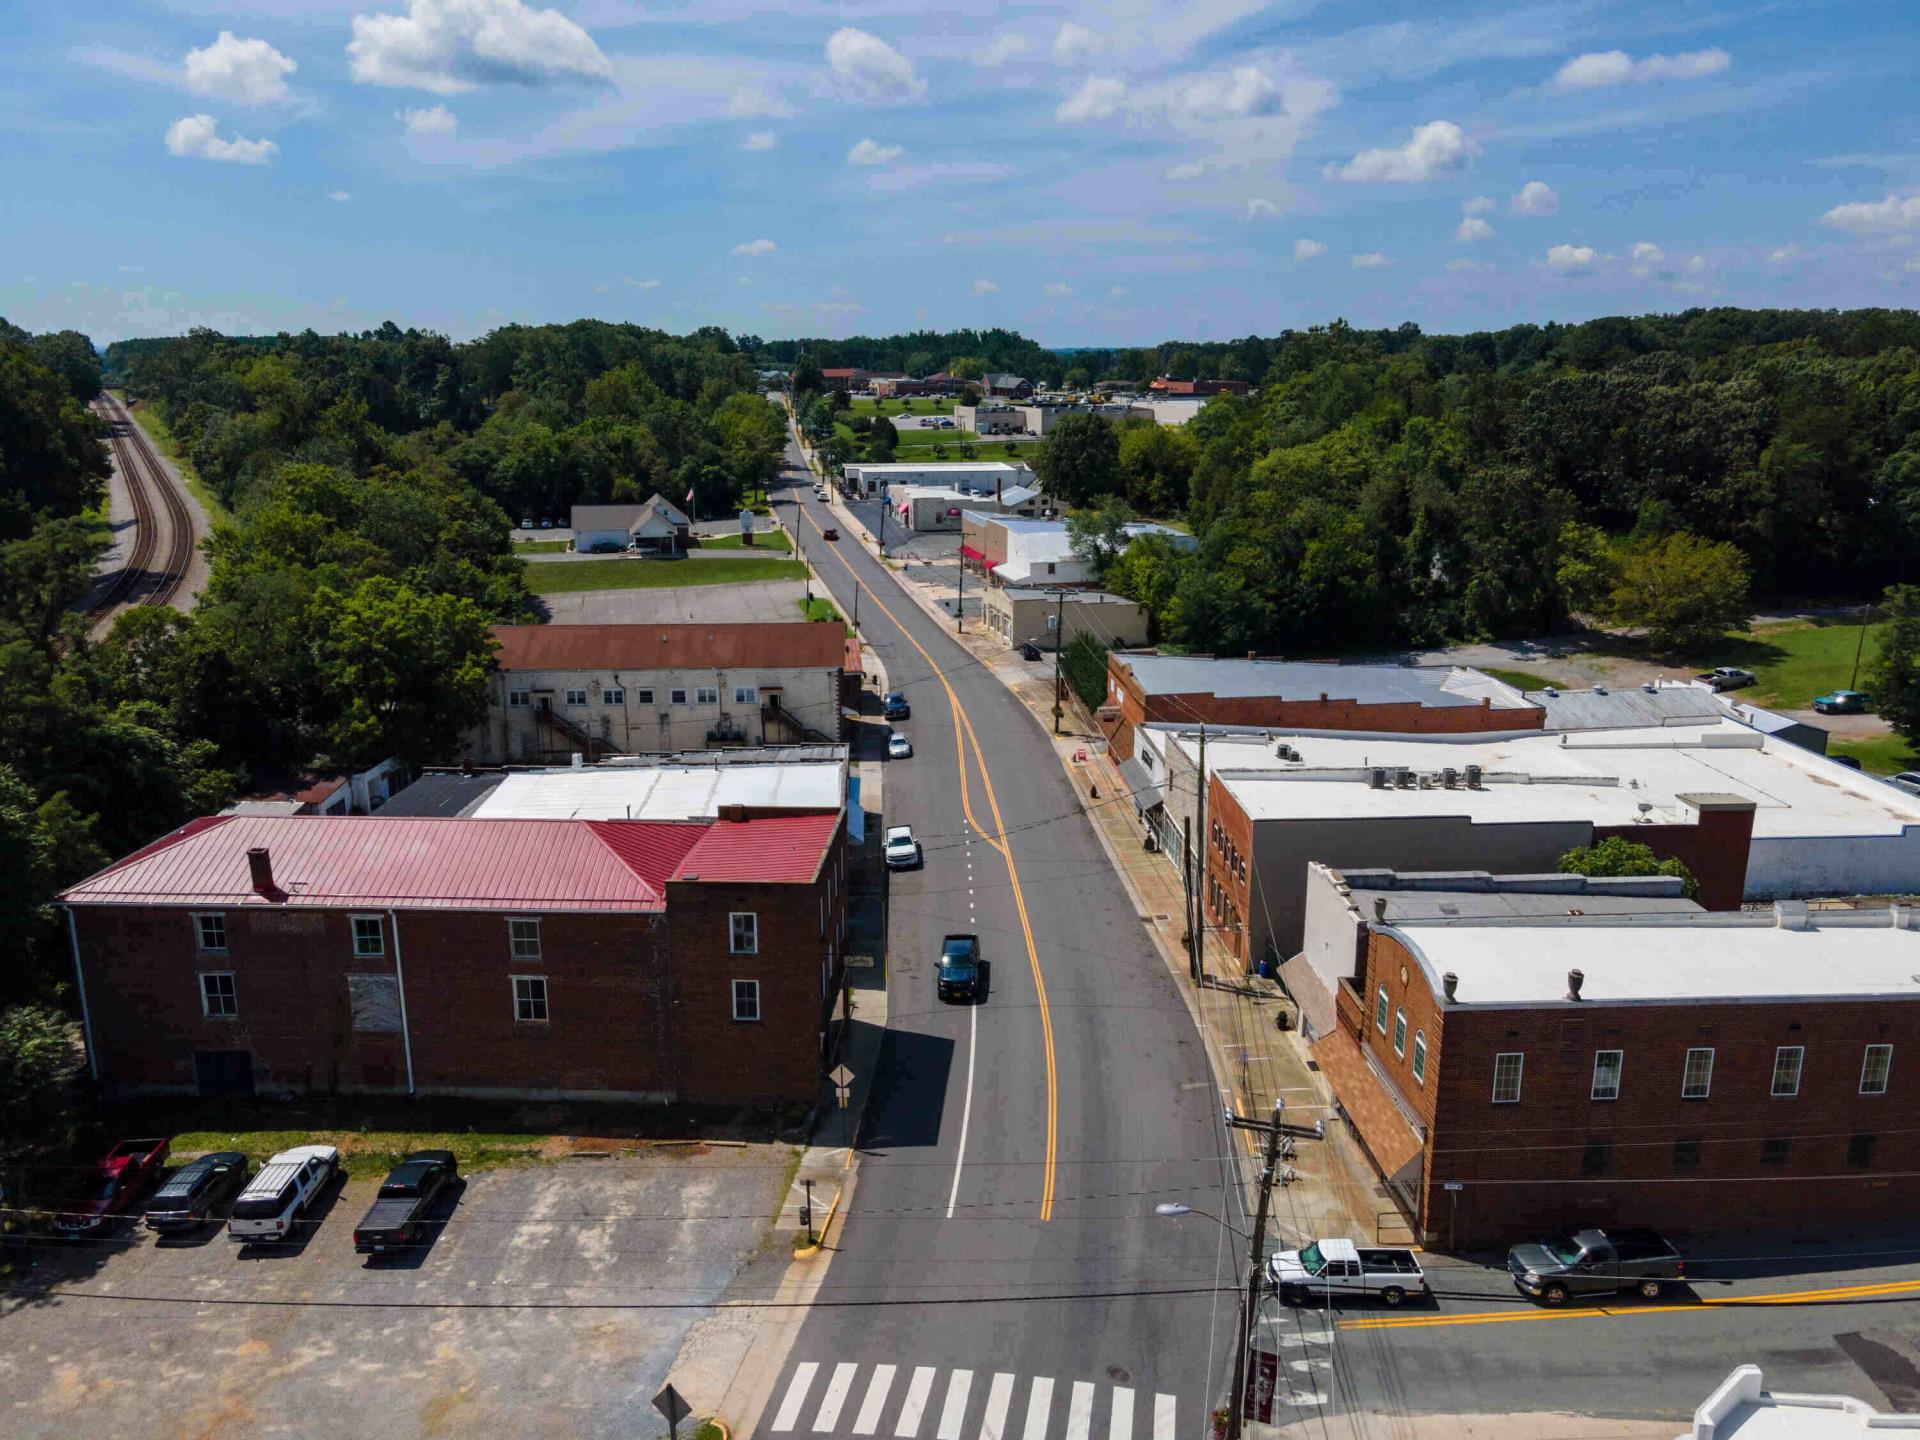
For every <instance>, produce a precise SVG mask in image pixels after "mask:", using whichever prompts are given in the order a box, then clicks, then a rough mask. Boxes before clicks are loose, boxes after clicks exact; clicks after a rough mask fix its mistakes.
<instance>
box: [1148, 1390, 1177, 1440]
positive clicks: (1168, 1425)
mask: <svg viewBox="0 0 1920 1440" xmlns="http://www.w3.org/2000/svg"><path fill="white" fill-rule="evenodd" d="M1173 1433H1174V1425H1173V1396H1171V1395H1155V1396H1154V1397H1153V1440H1173Z"/></svg>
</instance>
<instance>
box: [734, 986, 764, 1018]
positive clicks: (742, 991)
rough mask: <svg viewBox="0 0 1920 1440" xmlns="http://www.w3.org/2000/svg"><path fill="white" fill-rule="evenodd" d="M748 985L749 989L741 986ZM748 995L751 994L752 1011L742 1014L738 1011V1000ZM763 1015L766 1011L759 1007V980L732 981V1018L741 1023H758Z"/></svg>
mask: <svg viewBox="0 0 1920 1440" xmlns="http://www.w3.org/2000/svg"><path fill="white" fill-rule="evenodd" d="M749 986H750V987H751V989H746V988H743V987H749ZM749 995H750V996H752V1000H753V1013H752V1014H751V1015H743V1014H741V1013H740V1001H741V1000H742V999H743V998H744V997H746V996H749ZM765 1016H766V1011H765V1010H763V1009H762V1008H761V1007H760V982H759V981H758V980H735V981H734V982H733V1018H734V1019H735V1020H738V1021H740V1022H741V1023H742V1024H750V1025H758V1024H759V1023H760V1021H761V1020H762V1019H764V1018H765Z"/></svg>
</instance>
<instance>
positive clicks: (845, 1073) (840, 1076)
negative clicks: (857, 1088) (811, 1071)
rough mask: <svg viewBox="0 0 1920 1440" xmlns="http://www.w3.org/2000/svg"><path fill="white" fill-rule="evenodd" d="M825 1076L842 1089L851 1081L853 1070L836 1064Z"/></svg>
mask: <svg viewBox="0 0 1920 1440" xmlns="http://www.w3.org/2000/svg"><path fill="white" fill-rule="evenodd" d="M827 1078H828V1079H829V1080H831V1081H833V1083H834V1084H836V1085H838V1086H839V1087H840V1088H841V1089H842V1090H844V1089H846V1088H847V1086H849V1085H851V1084H852V1083H853V1072H852V1071H851V1070H849V1069H847V1067H846V1066H844V1065H836V1066H834V1067H833V1071H832V1073H831V1074H829V1075H828V1076H827Z"/></svg>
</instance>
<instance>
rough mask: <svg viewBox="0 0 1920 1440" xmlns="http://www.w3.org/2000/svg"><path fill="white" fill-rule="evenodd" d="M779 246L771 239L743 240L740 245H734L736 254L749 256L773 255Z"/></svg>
mask: <svg viewBox="0 0 1920 1440" xmlns="http://www.w3.org/2000/svg"><path fill="white" fill-rule="evenodd" d="M779 248H780V247H779V246H778V245H776V244H774V243H773V242H772V241H771V240H742V241H741V242H740V243H739V244H738V245H736V246H734V247H733V253H734V254H736V255H749V256H752V255H771V254H772V253H773V252H774V251H776V250H778V249H779Z"/></svg>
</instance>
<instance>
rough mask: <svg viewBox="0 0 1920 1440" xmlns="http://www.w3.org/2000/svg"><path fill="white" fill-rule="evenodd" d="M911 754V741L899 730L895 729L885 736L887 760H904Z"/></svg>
mask: <svg viewBox="0 0 1920 1440" xmlns="http://www.w3.org/2000/svg"><path fill="white" fill-rule="evenodd" d="M912 754H913V741H911V740H909V739H908V738H907V737H906V736H904V735H902V734H901V733H900V732H899V731H897V730H896V731H894V733H893V734H891V735H889V736H888V737H887V758H888V759H889V760H905V759H907V758H908V757H909V756H911V755H912Z"/></svg>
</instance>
